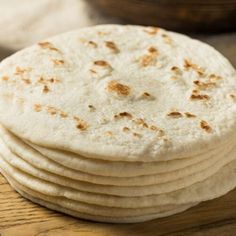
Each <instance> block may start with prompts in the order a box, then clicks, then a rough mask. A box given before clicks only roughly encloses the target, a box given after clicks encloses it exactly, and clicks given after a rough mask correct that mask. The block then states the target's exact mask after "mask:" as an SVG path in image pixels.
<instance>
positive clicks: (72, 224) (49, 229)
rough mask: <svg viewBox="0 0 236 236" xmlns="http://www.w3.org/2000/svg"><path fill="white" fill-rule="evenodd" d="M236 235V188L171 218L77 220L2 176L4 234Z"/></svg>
mask: <svg viewBox="0 0 236 236" xmlns="http://www.w3.org/2000/svg"><path fill="white" fill-rule="evenodd" d="M55 235H56V236H60V235H62V236H74V235H79V236H133V235H134V236H144V235H145V236H160V235H162V236H182V235H183V236H205V235H206V236H218V235H219V236H235V235H236V190H234V191H232V192H230V193H229V194H227V195H226V196H224V197H221V198H219V199H215V200H213V201H209V202H205V203H201V204H200V205H198V206H196V207H194V208H192V209H190V210H188V211H186V212H183V213H180V214H178V215H174V216H171V217H168V218H163V219H157V220H153V221H149V222H145V223H139V224H102V223H94V222H89V221H84V220H79V219H75V218H73V217H69V216H65V215H63V214H59V213H56V212H53V211H51V210H47V209H45V208H43V207H40V206H38V205H36V204H33V203H31V202H29V201H27V200H25V199H23V198H22V197H20V195H19V194H17V193H16V192H15V191H14V190H13V189H12V188H11V187H10V186H9V184H8V183H7V182H6V180H5V179H4V178H3V177H2V176H1V175H0V236H55Z"/></svg>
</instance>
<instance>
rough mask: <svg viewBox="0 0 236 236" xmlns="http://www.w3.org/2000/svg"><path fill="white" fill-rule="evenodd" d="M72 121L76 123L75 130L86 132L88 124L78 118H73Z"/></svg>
mask: <svg viewBox="0 0 236 236" xmlns="http://www.w3.org/2000/svg"><path fill="white" fill-rule="evenodd" d="M74 120H75V121H76V123H77V124H76V128H77V129H80V130H82V131H85V130H87V128H88V124H87V123H86V122H85V121H83V120H82V119H80V118H79V117H78V116H74Z"/></svg>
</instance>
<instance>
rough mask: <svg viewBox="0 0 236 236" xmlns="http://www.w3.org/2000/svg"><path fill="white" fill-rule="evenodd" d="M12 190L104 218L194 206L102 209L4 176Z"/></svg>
mask: <svg viewBox="0 0 236 236" xmlns="http://www.w3.org/2000/svg"><path fill="white" fill-rule="evenodd" d="M5 176H6V177H7V179H8V180H9V182H10V183H11V185H12V186H13V188H16V189H19V190H21V191H24V192H25V193H28V194H29V195H30V196H33V197H36V198H39V199H42V200H44V201H48V202H53V203H54V204H57V205H59V206H61V207H65V208H67V209H70V210H73V211H78V212H81V213H85V214H92V215H98V216H105V217H134V216H145V215H147V214H160V213H165V212H169V211H175V210H177V209H179V208H183V207H185V208H187V207H191V206H193V205H196V204H197V203H195V204H186V205H169V206H157V207H149V208H141V209H139V208H131V209H128V208H116V207H103V206H98V205H91V204H87V203H83V202H78V201H73V200H69V199H67V198H63V197H51V196H48V195H44V194H42V193H40V192H36V191H34V190H32V189H29V188H27V187H25V186H23V185H21V184H19V183H18V182H16V181H15V180H13V179H12V178H11V177H9V176H7V175H5Z"/></svg>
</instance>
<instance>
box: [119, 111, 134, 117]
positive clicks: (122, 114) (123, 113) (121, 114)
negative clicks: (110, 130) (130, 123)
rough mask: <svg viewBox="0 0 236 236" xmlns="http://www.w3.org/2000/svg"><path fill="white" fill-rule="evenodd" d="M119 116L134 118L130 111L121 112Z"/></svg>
mask: <svg viewBox="0 0 236 236" xmlns="http://www.w3.org/2000/svg"><path fill="white" fill-rule="evenodd" d="M119 116H121V117H127V118H130V119H131V118H132V115H131V114H130V113H128V112H121V113H119Z"/></svg>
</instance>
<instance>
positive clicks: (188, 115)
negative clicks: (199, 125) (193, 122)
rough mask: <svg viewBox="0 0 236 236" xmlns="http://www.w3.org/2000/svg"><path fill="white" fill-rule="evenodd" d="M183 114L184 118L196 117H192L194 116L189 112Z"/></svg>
mask: <svg viewBox="0 0 236 236" xmlns="http://www.w3.org/2000/svg"><path fill="white" fill-rule="evenodd" d="M184 114H185V116H186V117H187V118H194V117H196V115H194V114H192V113H190V112H185V113H184Z"/></svg>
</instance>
